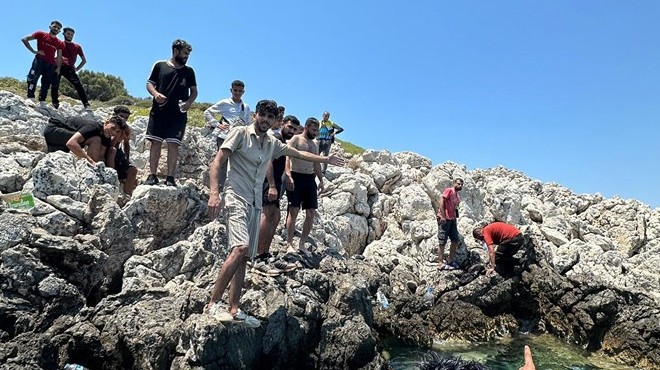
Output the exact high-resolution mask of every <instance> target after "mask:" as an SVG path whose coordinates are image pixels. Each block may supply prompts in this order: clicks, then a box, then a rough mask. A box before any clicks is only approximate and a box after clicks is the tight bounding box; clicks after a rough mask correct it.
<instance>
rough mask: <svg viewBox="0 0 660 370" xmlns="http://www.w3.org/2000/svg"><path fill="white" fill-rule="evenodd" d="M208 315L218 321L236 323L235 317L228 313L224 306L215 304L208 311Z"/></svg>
mask: <svg viewBox="0 0 660 370" xmlns="http://www.w3.org/2000/svg"><path fill="white" fill-rule="evenodd" d="M206 313H207V314H209V315H211V316H213V317H215V318H216V319H218V321H222V322H230V321H234V317H233V316H232V315H231V314H230V313H229V311H227V308H225V307H222V305H220V304H218V303H215V304H213V306H211V308H209V309H208V310H207V311H206Z"/></svg>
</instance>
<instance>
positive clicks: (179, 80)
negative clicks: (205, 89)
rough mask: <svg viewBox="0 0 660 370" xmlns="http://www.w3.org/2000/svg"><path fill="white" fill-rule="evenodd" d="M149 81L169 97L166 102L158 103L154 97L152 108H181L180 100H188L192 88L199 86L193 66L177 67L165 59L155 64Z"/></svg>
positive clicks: (166, 109)
mask: <svg viewBox="0 0 660 370" xmlns="http://www.w3.org/2000/svg"><path fill="white" fill-rule="evenodd" d="M148 82H149V83H151V84H152V85H154V86H155V87H156V90H158V92H159V93H161V94H163V95H165V96H166V97H167V100H165V103H164V104H158V103H156V100H155V99H154V100H153V103H152V109H156V108H157V109H158V110H164V111H172V112H173V111H178V110H179V100H183V101H186V100H188V98H190V88H191V87H193V86H197V81H196V80H195V71H193V69H192V68H190V67H188V66H183V67H179V68H176V67H174V66H172V65H171V64H170V63H168V62H167V61H165V60H163V61H160V62H156V64H154V68H153V69H152V70H151V75H150V76H149V80H148Z"/></svg>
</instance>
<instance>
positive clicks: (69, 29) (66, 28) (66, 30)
mask: <svg viewBox="0 0 660 370" xmlns="http://www.w3.org/2000/svg"><path fill="white" fill-rule="evenodd" d="M68 31H71V33H76V30H74V29H73V28H71V27H64V29H63V30H62V33H67V32H68Z"/></svg>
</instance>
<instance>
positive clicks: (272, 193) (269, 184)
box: [256, 116, 300, 258]
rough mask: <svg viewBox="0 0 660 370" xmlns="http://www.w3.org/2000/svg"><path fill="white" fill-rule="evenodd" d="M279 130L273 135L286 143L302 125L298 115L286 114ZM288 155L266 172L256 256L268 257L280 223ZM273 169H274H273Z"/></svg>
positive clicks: (278, 159) (276, 160) (274, 163)
mask: <svg viewBox="0 0 660 370" xmlns="http://www.w3.org/2000/svg"><path fill="white" fill-rule="evenodd" d="M283 122H284V123H283V124H282V126H281V127H280V130H279V132H276V133H275V134H274V135H273V136H275V137H276V138H278V139H279V140H280V141H281V142H282V143H286V141H287V140H289V139H291V138H292V137H293V135H294V133H295V132H296V128H297V127H300V121H299V120H298V118H296V116H286V117H285V118H284V121H283ZM285 163H286V156H281V157H279V158H276V159H273V161H272V163H271V166H270V167H269V168H268V171H267V172H266V179H265V180H264V186H263V197H262V212H261V223H260V225H261V226H260V227H259V244H258V246H257V257H256V258H268V257H269V250H270V243H271V242H272V241H273V236H274V235H275V231H276V230H277V225H279V223H280V198H281V197H282V175H283V174H284V166H285ZM271 170H272V171H271Z"/></svg>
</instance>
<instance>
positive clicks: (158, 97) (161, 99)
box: [147, 81, 167, 104]
mask: <svg viewBox="0 0 660 370" xmlns="http://www.w3.org/2000/svg"><path fill="white" fill-rule="evenodd" d="M147 91H148V92H149V95H151V96H153V98H154V100H155V101H156V103H158V104H163V103H165V100H167V97H166V96H165V95H163V94H161V93H159V92H158V90H156V86H155V85H154V84H153V83H152V82H151V81H147Z"/></svg>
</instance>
